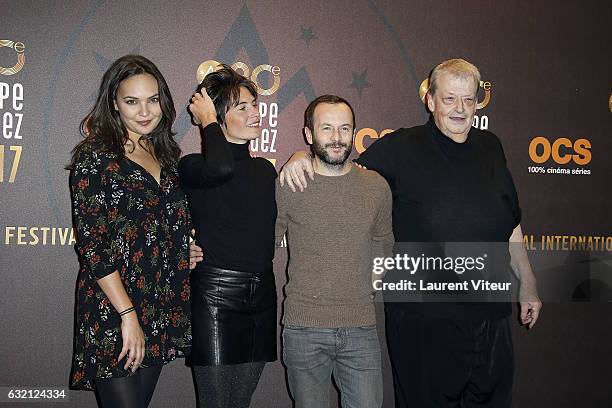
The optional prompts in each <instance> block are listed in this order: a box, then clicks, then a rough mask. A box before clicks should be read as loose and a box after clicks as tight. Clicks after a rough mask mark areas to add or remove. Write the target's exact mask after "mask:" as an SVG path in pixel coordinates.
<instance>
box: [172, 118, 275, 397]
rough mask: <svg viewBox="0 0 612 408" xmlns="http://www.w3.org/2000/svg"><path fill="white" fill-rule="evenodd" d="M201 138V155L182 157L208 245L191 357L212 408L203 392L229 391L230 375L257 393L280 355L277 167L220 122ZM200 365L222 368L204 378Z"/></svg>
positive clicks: (197, 273) (200, 237)
mask: <svg viewBox="0 0 612 408" xmlns="http://www.w3.org/2000/svg"><path fill="white" fill-rule="evenodd" d="M202 136H203V154H190V155H187V156H185V157H183V158H182V159H181V161H180V163H179V174H180V179H181V185H182V187H183V189H184V191H185V192H186V194H187V198H188V200H189V205H190V208H191V215H192V220H193V224H194V227H195V229H196V242H197V243H198V245H199V246H200V247H202V248H203V250H204V261H202V262H200V263H199V264H198V265H197V267H196V268H195V269H194V270H193V272H192V274H191V281H190V282H191V299H192V306H191V307H192V335H193V344H192V354H191V360H190V361H191V364H193V365H194V367H196V368H194V373H195V377H196V382H197V388H198V394H199V398H200V401H201V402H206V404H208V405H205V406H207V407H208V406H213V405H210V404H211V403H212V402H211V398H213V396H211V395H210V394H209V395H208V396H207V395H203V394H202V392H201V391H203V390H212V389H214V390H216V391H215V393H217V394H219V393H223V390H224V389H226V388H227V387H226V386H227V381H229V380H232V381H233V382H234V383H237V384H239V383H243V382H246V383H249V384H251V386H249V387H247V388H252V390H254V388H255V386H256V385H257V381H258V380H259V374H260V373H261V368H259V371H258V367H260V366H261V364H259V363H261V362H266V361H274V360H276V327H277V313H276V285H275V282H274V273H273V271H272V259H273V257H274V224H275V222H276V202H275V191H274V189H275V184H274V183H275V179H276V171H275V169H274V166H273V165H272V164H271V163H270V162H269V161H268V160H266V159H263V158H252V157H250V153H249V147H248V143H246V144H241V145H239V144H233V143H229V142H227V140H226V139H225V136H224V135H223V132H222V130H221V128H220V126H219V125H218V124H217V123H213V124H210V125H208V126H207V127H206V128H204V129H203V130H202ZM244 363H252V364H251V366H248V365H245V364H244ZM238 364H240V365H241V366H242V369H240V370H234V371H233V372H232V374H231V375H225V374H224V373H225V372H226V371H227V370H228V368H227V367H225V368H224V366H227V365H238ZM197 366H200V368H197ZM202 366H216V367H218V369H217V370H216V371H218V372H217V373H216V374H215V375H210V374H211V370H206V372H207V373H208V374H209V375H201V374H202V369H201V367H202ZM254 372H255V373H257V372H258V373H259V374H257V375H253V373H254ZM236 376H239V377H240V378H238V380H236ZM215 378H222V379H223V378H224V379H225V380H224V381H216V380H215ZM198 379H200V380H202V381H200V380H198ZM203 381H207V382H206V383H205V382H203ZM253 381H254V383H253ZM252 390H251V392H250V394H249V395H248V400H247V405H248V401H249V400H250V397H251V394H252ZM204 392H206V391H204ZM232 393H236V391H235V390H234V391H232ZM208 397H210V398H208ZM233 404H234V405H233V406H239V404H238V403H237V402H234V403H233ZM214 406H224V405H223V404H220V405H214Z"/></svg>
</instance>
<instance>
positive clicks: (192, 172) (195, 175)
mask: <svg viewBox="0 0 612 408" xmlns="http://www.w3.org/2000/svg"><path fill="white" fill-rule="evenodd" d="M200 135H201V137H202V154H189V155H187V156H185V157H183V158H182V159H181V160H180V162H179V176H180V179H181V183H182V184H183V185H185V186H187V187H192V188H207V187H214V186H218V185H220V184H223V183H225V182H226V181H228V180H229V179H231V178H232V177H233V175H234V157H233V155H232V151H231V149H230V146H229V143H228V141H227V140H226V139H225V136H224V135H223V131H222V130H221V126H219V124H218V123H217V122H214V123H211V124H210V125H208V126H206V127H205V128H204V129H200Z"/></svg>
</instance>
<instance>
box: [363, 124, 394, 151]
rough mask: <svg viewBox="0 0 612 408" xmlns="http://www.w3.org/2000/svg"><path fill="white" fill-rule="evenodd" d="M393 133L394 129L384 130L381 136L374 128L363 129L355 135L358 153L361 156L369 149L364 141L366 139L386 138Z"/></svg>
mask: <svg viewBox="0 0 612 408" xmlns="http://www.w3.org/2000/svg"><path fill="white" fill-rule="evenodd" d="M391 132H393V129H384V130H383V131H381V132H380V134H379V133H378V132H377V131H376V130H375V129H372V128H363V129H359V131H358V132H357V133H356V134H355V143H354V146H355V150H356V151H357V153H359V154H361V153H363V152H365V151H366V149H367V147H366V146H365V144H364V140H365V139H366V138H368V139H380V138H381V137H384V136H385V135H387V134H389V133H391Z"/></svg>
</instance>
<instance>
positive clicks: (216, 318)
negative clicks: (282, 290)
mask: <svg viewBox="0 0 612 408" xmlns="http://www.w3.org/2000/svg"><path fill="white" fill-rule="evenodd" d="M190 280H191V323H192V335H193V344H192V348H191V357H190V359H189V361H190V363H191V364H192V365H203V366H210V365H226V364H240V363H248V362H255V361H274V360H276V327H277V317H276V284H275V282H274V273H273V272H272V269H270V270H267V271H265V272H261V273H252V272H242V271H234V270H230V269H221V268H216V267H213V266H210V265H205V264H204V265H202V264H200V265H198V267H196V269H195V270H194V271H193V272H192V273H191V279H190Z"/></svg>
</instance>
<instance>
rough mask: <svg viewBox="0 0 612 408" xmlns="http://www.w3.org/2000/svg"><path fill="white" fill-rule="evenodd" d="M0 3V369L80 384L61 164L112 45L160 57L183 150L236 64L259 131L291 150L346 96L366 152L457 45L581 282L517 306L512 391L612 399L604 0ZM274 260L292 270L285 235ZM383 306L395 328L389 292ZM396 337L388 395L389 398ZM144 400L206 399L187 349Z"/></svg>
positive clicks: (572, 401)
mask: <svg viewBox="0 0 612 408" xmlns="http://www.w3.org/2000/svg"><path fill="white" fill-rule="evenodd" d="M0 10H1V17H0V21H1V25H0V116H1V120H0V123H1V125H2V136H1V137H0V193H1V195H2V211H1V212H2V217H1V219H0V220H1V225H0V228H1V232H2V244H1V246H0V254H1V255H0V256H1V258H0V259H1V266H2V285H1V289H0V290H1V292H0V305H1V307H2V313H1V315H0V328H1V330H2V335H1V338H2V341H1V357H0V367H2V368H1V369H0V387H10V388H19V387H25V386H28V387H33V386H36V387H45V388H49V387H54V388H57V387H66V386H67V382H68V375H69V369H70V360H71V352H72V335H73V307H74V291H75V283H76V274H77V270H78V265H77V257H76V254H75V251H74V243H75V241H74V235H73V232H72V229H71V215H70V199H69V190H68V172H67V171H66V170H64V167H65V165H66V164H68V162H69V160H70V150H71V149H72V147H73V146H74V145H75V144H76V143H77V142H78V141H79V140H80V139H81V136H80V135H79V132H78V125H79V122H80V120H81V119H82V118H83V117H84V115H85V114H86V113H87V111H88V110H89V109H90V108H91V106H92V104H93V103H94V98H95V96H96V91H97V88H98V86H99V83H100V79H101V77H102V74H103V73H104V71H105V70H106V69H107V68H108V66H109V65H110V63H111V62H112V61H113V60H115V59H116V58H118V57H120V56H122V55H125V54H128V53H137V54H142V55H144V56H146V57H148V58H149V59H151V60H152V61H153V62H155V63H156V64H157V66H158V67H159V68H160V70H161V71H162V73H163V74H164V75H165V77H166V79H167V81H168V84H169V86H170V88H171V91H172V94H173V97H174V101H175V104H176V108H177V112H178V117H177V120H176V123H175V124H174V130H175V131H176V132H177V135H176V139H177V140H178V141H179V142H180V145H181V148H182V149H183V152H184V153H190V152H195V151H198V149H199V146H200V141H199V134H198V132H197V131H196V129H195V128H194V127H193V126H192V125H191V124H190V121H189V118H188V115H187V112H186V109H185V108H186V106H187V103H188V100H189V98H190V96H191V94H192V92H193V90H194V88H195V86H196V85H197V79H196V78H197V75H198V71H199V70H200V74H202V73H205V72H206V70H207V69H209V68H210V66H211V65H214V64H215V61H217V62H224V63H227V64H230V65H231V64H233V65H234V67H236V68H237V69H239V70H241V72H243V73H244V74H245V75H247V76H250V77H251V78H252V79H253V80H254V81H255V82H256V83H257V85H258V86H259V91H260V92H259V93H260V97H259V101H260V112H261V116H262V131H261V137H260V138H259V139H257V140H255V141H253V143H252V144H251V150H252V151H253V152H254V153H255V154H257V155H259V156H262V157H265V158H268V159H269V160H271V161H272V162H273V163H274V164H275V166H276V168H277V170H278V169H280V167H281V166H282V164H283V163H285V161H286V160H287V159H288V157H289V156H290V154H291V153H292V152H293V151H295V150H298V149H304V148H305V145H304V140H303V137H302V132H301V128H302V126H303V112H304V110H305V108H306V106H307V104H308V102H309V101H311V100H312V99H314V97H315V96H317V95H321V94H324V93H332V94H337V95H341V96H343V97H345V98H347V99H348V100H349V101H350V102H351V103H352V104H353V106H354V108H355V112H356V116H357V123H356V125H357V126H356V129H357V136H356V142H355V148H354V150H355V151H354V155H355V156H356V155H357V154H358V153H359V152H361V151H363V150H364V149H366V148H367V147H368V146H369V145H370V144H371V143H372V142H373V141H375V140H376V139H377V138H380V137H384V135H385V134H386V133H388V132H389V131H390V130H392V129H397V128H399V127H410V126H414V125H418V124H421V123H423V122H425V121H426V120H427V117H428V115H427V112H426V111H425V109H424V106H423V104H422V102H421V99H420V96H421V95H420V93H419V91H420V90H421V91H422V89H424V86H425V85H424V84H423V80H424V79H425V78H426V77H427V75H428V73H429V71H430V70H431V69H432V68H433V67H434V66H435V65H436V64H437V63H439V62H440V61H442V60H445V59H448V58H453V57H462V58H465V59H467V60H469V61H471V62H473V63H474V64H476V65H477V66H478V67H479V69H480V71H481V73H482V83H481V87H480V92H479V99H480V105H479V109H478V110H477V112H476V117H475V121H474V126H476V127H479V128H483V129H489V130H491V131H493V132H494V133H496V134H497V135H498V136H499V138H500V139H501V141H502V143H503V146H504V148H505V153H506V156H507V159H508V165H509V167H510V170H511V172H512V174H513V176H514V180H515V183H516V186H517V189H518V192H519V195H520V201H521V206H522V209H523V220H522V227H523V232H524V234H525V242H526V244H527V245H528V248H529V253H530V256H531V257H535V258H537V257H538V256H542V255H543V254H546V253H551V254H552V253H553V252H554V253H556V254H557V255H559V254H560V256H562V257H563V258H564V259H567V262H566V265H565V266H566V267H563V266H558V265H557V266H553V267H551V268H548V270H547V271H542V270H541V271H538V270H536V271H535V272H536V274H538V273H549V274H550V273H553V274H554V273H556V274H559V276H561V275H564V276H565V277H568V276H570V277H571V279H574V280H575V282H576V284H577V286H576V290H574V291H573V292H571V293H570V294H568V296H567V298H566V299H565V298H562V299H560V300H558V301H555V302H549V303H546V304H545V305H544V309H543V312H542V315H541V320H540V321H539V323H538V325H537V326H536V328H535V329H534V330H532V331H529V332H527V331H526V330H525V329H524V328H520V327H519V326H518V324H515V325H514V342H515V349H516V385H515V397H514V401H515V402H514V406H515V407H521V408H522V407H575V406H580V407H608V406H610V404H611V402H610V401H611V396H612V394H611V393H612V392H611V391H610V387H609V384H610V378H611V374H610V367H612V353H610V344H611V341H612V307H610V303H609V301H610V299H611V298H612V297H611V296H610V285H609V283H607V282H609V279H610V276H608V275H607V274H610V273H612V272H610V270H611V268H610V253H611V252H612V237H611V231H612V220H611V218H610V214H611V206H612V193H611V191H610V190H611V189H610V187H611V178H610V177H611V175H612V171H611V169H612V165H611V164H610V158H609V154H610V151H611V147H612V142H611V141H610V124H611V118H612V112H611V111H612V99H611V94H610V93H611V90H612V86H611V85H612V81H611V75H610V72H611V68H612V64H611V61H610V53H609V49H608V46H609V45H608V42H609V22H610V21H611V17H612V15H611V14H612V13H611V9H610V7H609V5H608V6H606V5H605V2H598V1H586V2H580V4H578V3H574V2H556V1H555V2H553V1H540V2H502V1H497V2H491V1H469V2H468V1H453V2H451V1H374V0H355V1H331V2H330V1H314V2H304V1H294V0H284V1H246V2H245V1H230V0H224V1H178V2H170V1H131V2H123V1H101V0H96V1H25V0H21V1H0ZM457 205H458V206H460V205H461V203H457ZM257 216H258V214H255V213H254V214H253V217H257ZM275 261H276V262H275V273H276V278H277V285H278V287H279V289H280V288H281V287H282V285H283V284H284V283H285V279H286V278H285V272H284V271H285V262H286V251H285V249H284V248H280V249H278V251H277V255H276V259H275ZM595 264H598V265H599V266H598V273H599V275H598V278H597V279H593V276H592V275H593V273H594V272H593V270H592V269H591V268H590V266H589V265H595ZM602 267H603V274H602V269H601V268H602ZM595 288H596V289H597V290H595ZM279 293H282V292H279ZM595 293H596V294H597V296H595ZM279 300H280V299H279ZM545 300H546V299H545ZM378 316H379V318H380V319H379V327H380V330H379V331H380V337H381V342H382V344H383V345H384V330H383V327H384V316H383V315H382V313H381V308H380V305H379V313H378ZM383 351H384V355H385V357H384V358H385V362H384V370H385V373H384V380H385V407H392V406H393V390H392V381H391V376H390V368H389V363H388V357H387V356H386V350H385V349H384V347H383ZM5 389H6V388H3V390H5ZM2 401H4V400H2ZM2 404H3V406H5V405H6V406H20V404H12V403H6V402H5V403H2ZM332 405H333V406H335V405H336V402H335V401H334V403H333V404H332ZM44 406H58V407H67V406H70V407H90V406H95V398H94V395H93V394H92V393H87V392H74V391H72V392H70V394H69V400H68V401H64V402H58V403H54V402H45V403H44ZM151 406H152V407H168V406H185V407H188V406H195V398H194V391H193V384H192V379H191V374H190V371H189V369H187V368H186V367H185V366H184V363H183V361H182V360H179V361H176V362H174V363H172V364H170V365H169V366H167V367H166V368H165V369H164V371H163V373H162V377H161V379H160V381H159V385H158V388H157V391H156V393H155V396H154V401H153V403H152V405H151ZM253 406H254V407H270V408H272V407H290V406H291V400H290V398H289V396H288V392H287V388H286V385H285V377H284V370H283V367H282V365H281V364H280V362H276V363H273V364H269V365H268V366H267V367H266V369H265V371H264V374H263V376H262V379H261V381H260V384H259V387H258V389H257V391H256V393H255V395H254V398H253Z"/></svg>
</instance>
